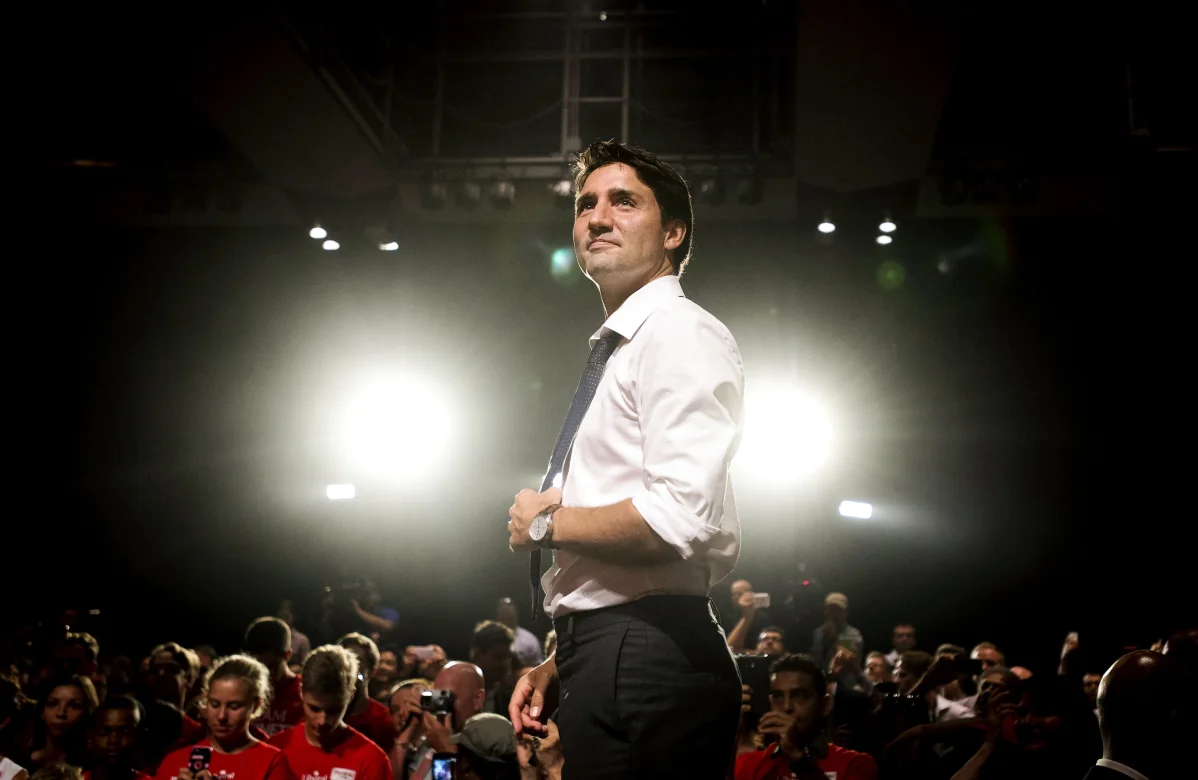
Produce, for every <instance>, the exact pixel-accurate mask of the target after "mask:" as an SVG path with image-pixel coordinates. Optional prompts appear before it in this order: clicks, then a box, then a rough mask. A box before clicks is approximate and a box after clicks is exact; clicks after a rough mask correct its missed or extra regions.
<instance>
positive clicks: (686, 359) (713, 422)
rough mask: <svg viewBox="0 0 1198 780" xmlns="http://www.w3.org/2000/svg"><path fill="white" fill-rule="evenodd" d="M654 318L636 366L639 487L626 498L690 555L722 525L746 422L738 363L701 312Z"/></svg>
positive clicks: (731, 344)
mask: <svg viewBox="0 0 1198 780" xmlns="http://www.w3.org/2000/svg"><path fill="white" fill-rule="evenodd" d="M652 319H654V318H651V322H650V323H647V324H651V325H652V327H651V328H649V329H647V330H649V331H650V332H649V333H644V334H639V335H644V336H649V341H650V343H649V344H646V345H645V348H644V349H643V350H641V351H640V355H639V360H638V364H637V365H636V366H635V367H634V376H635V386H634V388H633V399H634V402H635V404H636V407H637V416H638V417H639V419H640V424H641V435H642V437H643V448H642V451H643V453H644V459H643V466H644V485H645V487H644V489H643V490H641V491H640V492H638V493H637V494H636V495H634V496H633V497H632V503H633V505H634V506H635V507H636V509H637V511H638V512H640V514H641V516H642V517H644V518H645V522H646V523H648V524H649V527H650V528H652V529H653V531H654V532H655V533H656V534H657V535H658V536H660V537H661V538H662V539H663V540H664V541H665V542H666V543H668V544H670V545H671V546H672V547H674V549H676V550H677V551H678V553H679V555H681V556H682V558H683V559H685V560H690V559H692V558H696V557H699V558H701V557H702V555H703V553H704V552H705V545H706V543H707V542H708V541H709V540H710V539H711V538H712V537H713V536H714V535H715V534H716V533H718V532H719V530H720V522H721V519H722V517H723V514H724V495H725V489H726V488H727V484H728V468H729V464H730V463H731V462H732V458H733V456H734V455H735V454H736V450H737V447H738V446H739V445H740V438H741V432H742V429H743V423H744V366H743V364H742V362H741V356H740V349H739V348H738V347H737V346H736V341H735V340H734V339H733V338H732V334H731V333H730V332H728V329H727V328H725V327H724V326H723V325H722V324H721V323H720V322H719V321H718V320H716V319H715V318H713V317H710V316H709V315H706V314H705V313H704V312H702V311H695V312H693V313H689V312H688V313H687V314H686V315H685V316H679V313H677V312H672V313H671V316H669V317H663V318H661V321H659V322H652Z"/></svg>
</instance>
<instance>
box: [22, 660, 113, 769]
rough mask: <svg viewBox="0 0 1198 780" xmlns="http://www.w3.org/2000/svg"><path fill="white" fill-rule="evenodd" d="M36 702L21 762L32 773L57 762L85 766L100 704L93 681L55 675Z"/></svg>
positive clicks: (72, 676)
mask: <svg viewBox="0 0 1198 780" xmlns="http://www.w3.org/2000/svg"><path fill="white" fill-rule="evenodd" d="M35 701H37V708H36V710H35V716H34V719H33V727H32V729H31V731H30V733H29V734H28V736H27V737H26V741H25V748H26V749H25V756H24V758H25V760H24V761H22V762H20V763H21V764H22V765H23V766H24V767H25V769H27V770H28V771H29V773H30V774H31V775H32V774H33V773H34V772H36V771H37V770H38V769H41V768H42V767H44V766H51V765H53V764H69V765H71V766H77V767H82V766H83V765H84V764H85V763H86V762H87V727H88V724H89V723H90V722H91V716H92V713H93V712H95V711H96V707H97V706H98V705H99V702H98V701H96V689H95V688H94V687H93V686H92V681H91V680H89V679H87V678H86V677H82V676H80V675H77V674H66V675H59V676H55V677H52V678H50V680H48V681H47V682H46V684H45V685H43V686H41V688H40V690H39V692H38V695H37V696H36V697H35Z"/></svg>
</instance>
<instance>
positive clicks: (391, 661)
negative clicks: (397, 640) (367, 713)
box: [369, 645, 415, 704]
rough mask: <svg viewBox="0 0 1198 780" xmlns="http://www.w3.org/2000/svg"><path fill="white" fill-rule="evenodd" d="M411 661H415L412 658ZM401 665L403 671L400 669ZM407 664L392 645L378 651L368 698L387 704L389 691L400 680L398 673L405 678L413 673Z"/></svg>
mask: <svg viewBox="0 0 1198 780" xmlns="http://www.w3.org/2000/svg"><path fill="white" fill-rule="evenodd" d="M411 660H413V661H414V660H415V659H414V658H413V659H411ZM401 664H402V665H403V666H404V667H406V668H404V669H401V668H400V665H401ZM407 667H408V664H407V663H406V662H405V660H404V656H403V655H402V654H401V652H400V649H399V648H398V647H395V646H394V645H388V646H387V647H383V648H380V649H379V665H378V666H377V667H376V668H375V670H374V674H373V675H371V677H370V687H369V693H370V698H372V699H376V700H378V701H380V702H382V703H383V704H386V703H387V700H388V697H389V696H390V695H391V689H392V688H394V687H395V683H396V682H398V681H399V680H400V679H401V678H400V673H401V672H404V673H405V674H404V676H405V677H407V676H409V674H410V673H411V672H412V671H414V664H413V666H412V668H407Z"/></svg>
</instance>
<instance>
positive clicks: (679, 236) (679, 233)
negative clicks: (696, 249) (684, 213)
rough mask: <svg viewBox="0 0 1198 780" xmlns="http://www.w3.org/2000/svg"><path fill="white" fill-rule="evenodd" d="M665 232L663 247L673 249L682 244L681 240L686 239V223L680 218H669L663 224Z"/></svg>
mask: <svg viewBox="0 0 1198 780" xmlns="http://www.w3.org/2000/svg"><path fill="white" fill-rule="evenodd" d="M665 232H666V236H665V238H666V240H665V248H666V249H667V250H669V251H673V250H675V249H677V248H678V247H680V246H682V242H683V240H685V239H686V223H685V222H683V221H682V220H680V219H671V220H670V221H669V222H668V223H667V224H666V225H665Z"/></svg>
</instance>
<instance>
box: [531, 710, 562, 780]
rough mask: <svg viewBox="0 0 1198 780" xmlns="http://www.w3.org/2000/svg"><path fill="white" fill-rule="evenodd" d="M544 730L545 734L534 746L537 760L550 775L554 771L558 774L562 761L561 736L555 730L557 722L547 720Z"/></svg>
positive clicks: (552, 774)
mask: <svg viewBox="0 0 1198 780" xmlns="http://www.w3.org/2000/svg"><path fill="white" fill-rule="evenodd" d="M546 730H547V736H546V737H545V738H544V739H542V740H541V741H540V743H539V744H538V745H537V746H536V748H537V760H538V761H540V762H541V766H543V767H545V771H546V772H548V773H549V774H550V776H554V773H555V772H556V773H557V774H558V776H560V773H561V769H562V762H563V759H562V738H561V735H560V734H558V732H557V724H556V723H554V722H553V721H549V723H548V724H547V729H546Z"/></svg>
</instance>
